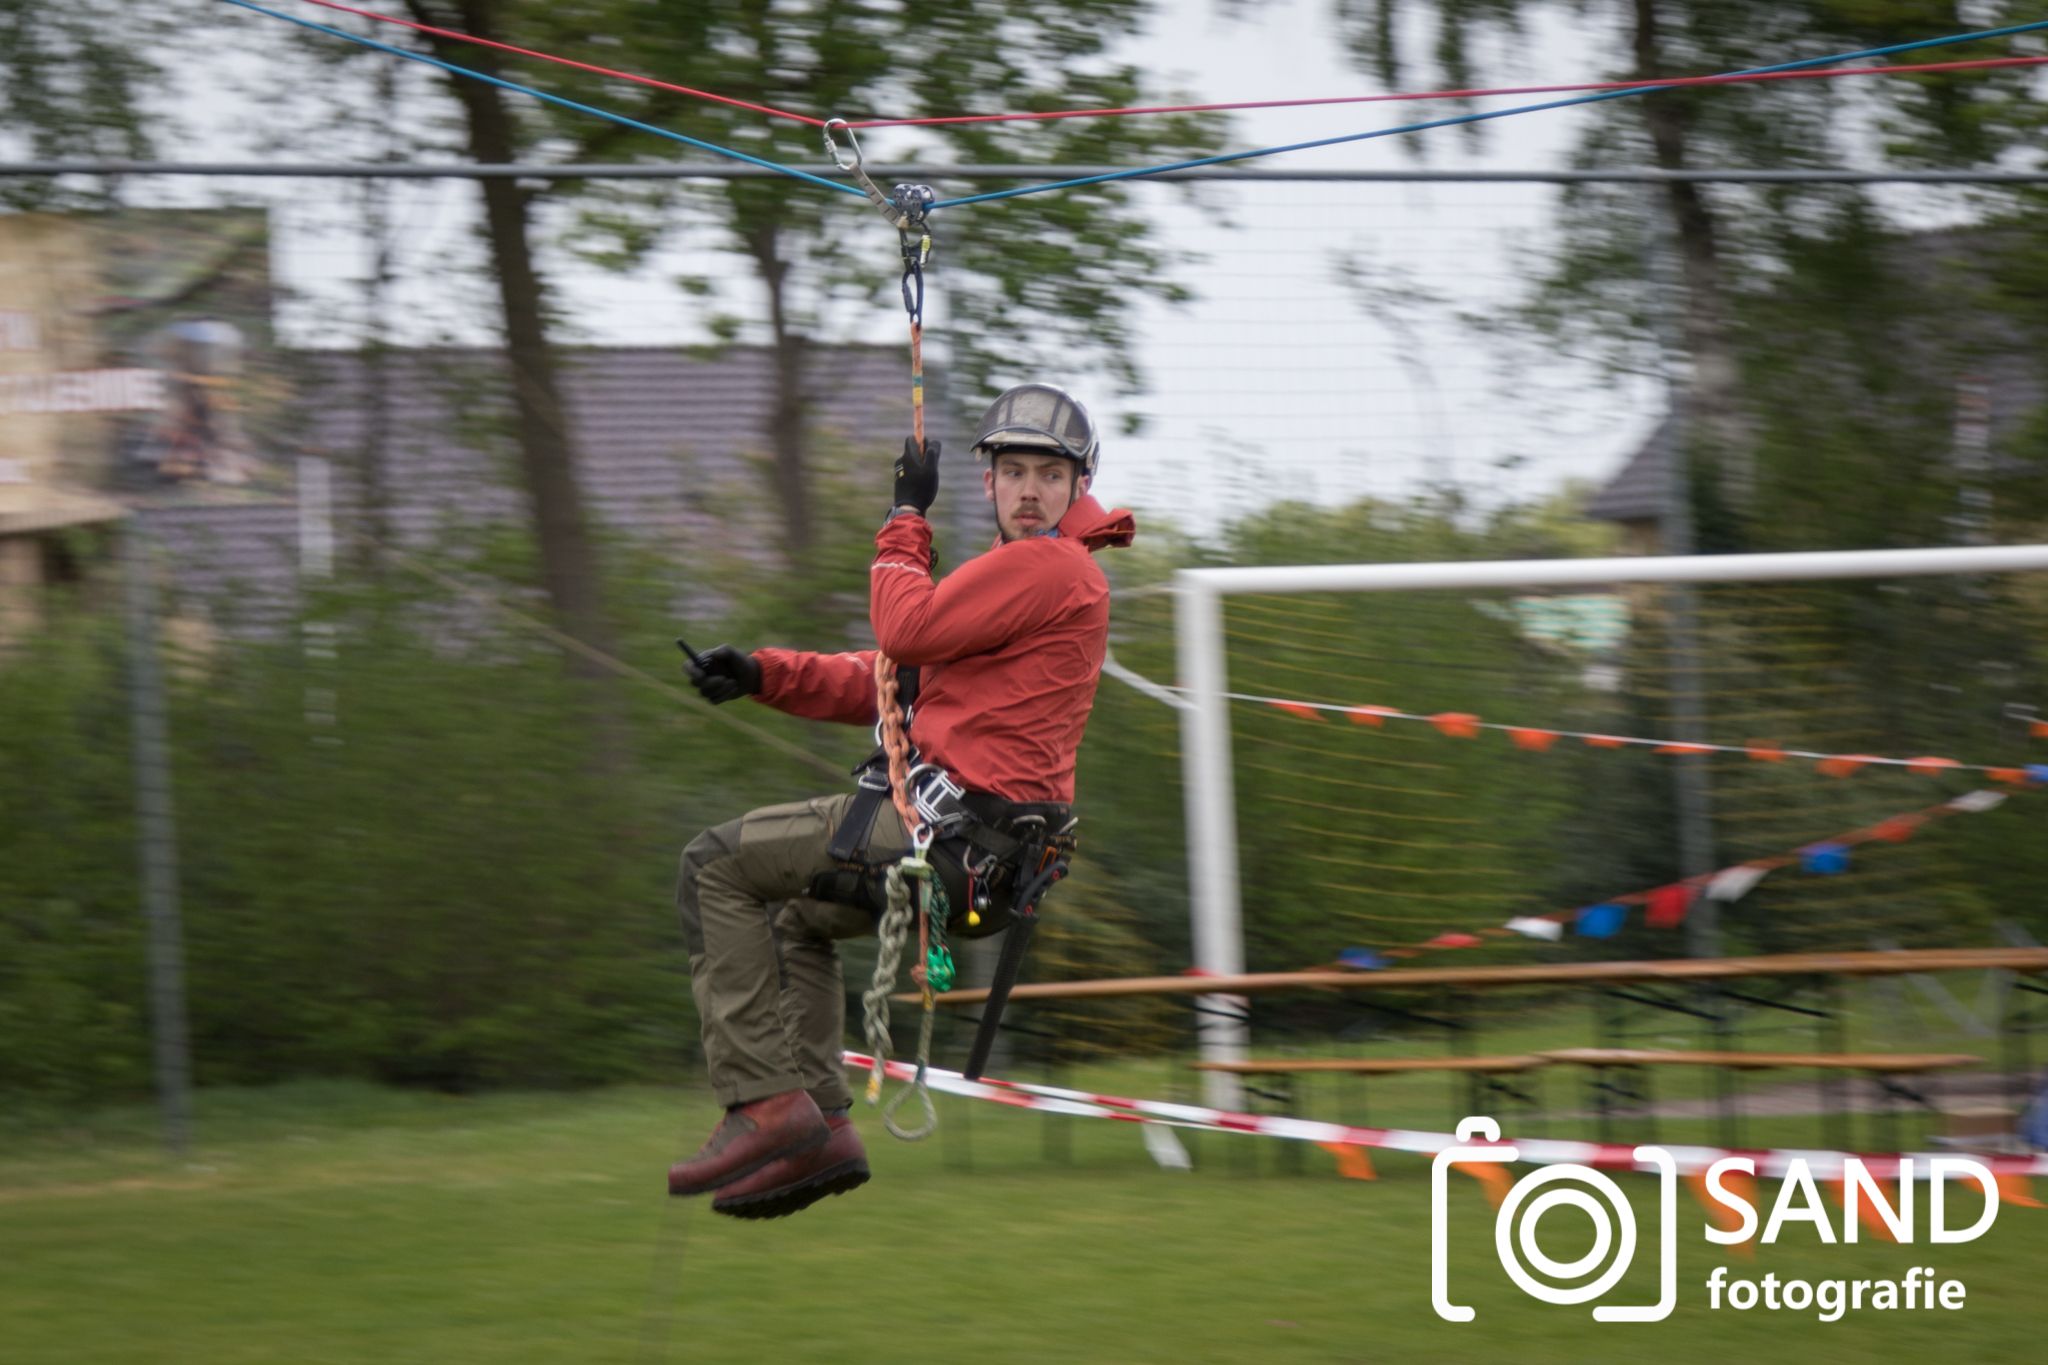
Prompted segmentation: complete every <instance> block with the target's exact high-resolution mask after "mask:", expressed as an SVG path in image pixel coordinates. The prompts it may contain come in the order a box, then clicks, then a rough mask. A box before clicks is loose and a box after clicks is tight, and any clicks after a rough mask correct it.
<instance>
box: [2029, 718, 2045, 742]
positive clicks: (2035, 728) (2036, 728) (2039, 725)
mask: <svg viewBox="0 0 2048 1365" xmlns="http://www.w3.org/2000/svg"><path fill="white" fill-rule="evenodd" d="M2029 728H2030V729H2031V731H2032V733H2033V736H2034V738H2035V739H2048V720H2037V721H2035V722H2034V723H2033V725H2032V726H2031V727H2029Z"/></svg>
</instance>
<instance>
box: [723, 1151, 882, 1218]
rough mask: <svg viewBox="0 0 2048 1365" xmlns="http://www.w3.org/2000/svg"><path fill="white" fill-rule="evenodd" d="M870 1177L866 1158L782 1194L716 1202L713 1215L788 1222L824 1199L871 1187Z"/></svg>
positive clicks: (787, 1188) (833, 1168)
mask: <svg viewBox="0 0 2048 1365" xmlns="http://www.w3.org/2000/svg"><path fill="white" fill-rule="evenodd" d="M868 1175H869V1172H868V1163H867V1160H866V1158H864V1157H855V1158H854V1159H853V1160H852V1161H844V1162H841V1163H840V1164H839V1165H837V1166H831V1167H827V1168H826V1169H825V1170H822V1171H820V1172H818V1173H817V1174H816V1175H814V1176H810V1177H808V1178H807V1179H804V1180H800V1181H798V1182H797V1183H796V1184H794V1185H785V1186H783V1187H782V1188H781V1189H779V1190H763V1191H762V1192H761V1193H759V1194H748V1195H741V1196H739V1197H738V1198H728V1199H717V1200H713V1201H712V1203H711V1211H712V1212H713V1213H722V1214H725V1215H726V1216H727V1217H729V1218H750V1219H756V1218H787V1217H788V1216H789V1215H790V1214H792V1213H799V1212H801V1211H802V1210H804V1209H807V1208H809V1207H810V1206H811V1205H813V1204H815V1203H817V1202H818V1201H819V1200H820V1199H824V1198H826V1197H828V1196H830V1195H835V1194H845V1193H847V1192H848V1191H849V1190H857V1189H859V1188H860V1187H861V1186H863V1185H865V1184H867V1183H868Z"/></svg>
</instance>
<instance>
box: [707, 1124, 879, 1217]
mask: <svg viewBox="0 0 2048 1365" xmlns="http://www.w3.org/2000/svg"><path fill="white" fill-rule="evenodd" d="M825 1123H826V1126H827V1127H829V1128H830V1129H831V1130H832V1136H831V1137H830V1138H828V1139H827V1140H826V1142H825V1145H824V1146H822V1147H818V1148H814V1149H813V1150H811V1151H808V1152H803V1153H800V1154H798V1155H796V1156H785V1157H779V1158H777V1159H776V1160H774V1161H771V1162H769V1163H768V1164H767V1165H766V1166H763V1167H762V1168H761V1169H760V1170H758V1171H756V1172H754V1173H753V1174H752V1175H750V1176H748V1177H747V1178H746V1179H744V1180H735V1181H733V1182H732V1183H731V1184H730V1185H726V1186H723V1187H721V1188H720V1189H719V1191H718V1198H716V1199H714V1200H712V1201H711V1207H712V1209H713V1210H715V1211H716V1212H719V1213H725V1214H730V1215H732V1216H733V1217H734V1218H783V1217H787V1216H788V1215H790V1214H792V1213H795V1212H797V1211H798V1210H800V1209H807V1208H809V1207H810V1206H811V1205H813V1204H815V1203H817V1202H818V1201H819V1200H820V1199H823V1198H824V1197H825V1196H826V1195H828V1194H845V1193H846V1192H847V1191H848V1190H852V1189H858V1188H859V1187H860V1186H862V1185H865V1184H866V1183H867V1180H868V1154H867V1149H866V1148H864V1147H862V1146H861V1145H860V1134H859V1133H856V1132H855V1131H854V1130H853V1121H852V1120H851V1119H849V1118H848V1117H847V1116H846V1115H844V1114H832V1115H829V1116H828V1117H827V1118H826V1119H825Z"/></svg>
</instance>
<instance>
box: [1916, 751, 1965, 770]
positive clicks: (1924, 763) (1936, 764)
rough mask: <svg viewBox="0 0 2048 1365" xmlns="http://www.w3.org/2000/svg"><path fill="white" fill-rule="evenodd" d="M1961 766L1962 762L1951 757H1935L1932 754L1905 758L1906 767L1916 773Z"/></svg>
mask: <svg viewBox="0 0 2048 1365" xmlns="http://www.w3.org/2000/svg"><path fill="white" fill-rule="evenodd" d="M1962 766H1963V765H1962V764H1960V763H1958V762H1956V761H1955V760H1954V759H1952V758H1936V757H1935V756H1933V755H1932V754H1929V755H1927V756H1925V757H1922V758H1909V759H1907V760H1906V767H1907V768H1908V769H1909V770H1910V771H1912V772H1916V773H1939V772H1946V771H1947V770H1949V769H1950V768H1960V767H1962Z"/></svg>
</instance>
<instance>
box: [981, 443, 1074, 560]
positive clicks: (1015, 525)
mask: <svg viewBox="0 0 2048 1365" xmlns="http://www.w3.org/2000/svg"><path fill="white" fill-rule="evenodd" d="M1074 471H1075V465H1074V462H1073V461H1072V460H1069V459H1067V458H1066V457H1064V456H1061V455H1041V454H1038V453H1036V452H1029V453H1027V452H1019V451H1008V450H1006V451H999V452H998V453H997V454H996V455H995V456H994V457H992V458H991V459H990V460H989V462H988V470H987V472H986V473H984V474H983V475H982V476H981V477H982V484H983V487H984V488H986V489H987V490H988V500H989V501H990V502H992V503H994V504H995V505H996V530H997V531H998V532H1000V533H1001V535H1002V537H1003V540H1004V541H1005V542H1008V541H1012V540H1022V539H1024V538H1025V537H1026V536H1042V535H1044V534H1045V533H1046V532H1047V531H1050V530H1051V529H1052V528H1053V527H1055V526H1057V525H1059V524H1060V518H1061V517H1063V516H1065V515H1066V514H1067V509H1068V508H1069V507H1072V506H1073V505H1074V499H1075V498H1076V497H1077V496H1078V495H1079V494H1081V493H1085V492H1087V491H1088V480H1086V479H1085V478H1084V479H1080V480H1076V479H1075V477H1074Z"/></svg>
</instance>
